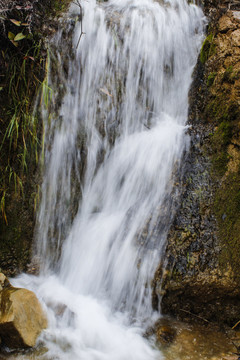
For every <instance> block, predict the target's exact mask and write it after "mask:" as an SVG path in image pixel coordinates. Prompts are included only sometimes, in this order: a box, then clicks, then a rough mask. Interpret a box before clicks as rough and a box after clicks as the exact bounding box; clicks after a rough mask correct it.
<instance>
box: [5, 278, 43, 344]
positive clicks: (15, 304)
mask: <svg viewBox="0 0 240 360" xmlns="http://www.w3.org/2000/svg"><path fill="white" fill-rule="evenodd" d="M0 285H1V287H2V290H1V292H0V337H1V339H2V341H3V343H4V344H5V345H6V346H8V347H10V348H19V347H21V348H26V347H32V346H34V345H35V343H36V340H37V338H38V336H39V335H40V333H41V331H42V330H43V329H45V328H46V327H47V318H46V315H45V314H44V312H43V310H42V307H41V305H40V303H39V301H38V299H37V297H36V295H35V294H34V293H33V292H32V291H29V290H27V289H20V288H15V287H13V286H11V284H10V283H9V282H8V280H7V279H6V278H5V277H4V275H3V274H0Z"/></svg>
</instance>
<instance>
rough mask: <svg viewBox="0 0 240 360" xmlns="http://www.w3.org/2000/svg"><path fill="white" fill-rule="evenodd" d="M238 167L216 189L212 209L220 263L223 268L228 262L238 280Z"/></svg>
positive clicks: (239, 229)
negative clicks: (219, 250) (216, 228)
mask: <svg viewBox="0 0 240 360" xmlns="http://www.w3.org/2000/svg"><path fill="white" fill-rule="evenodd" d="M239 184H240V167H239V170H238V172H237V173H233V172H231V173H230V174H229V175H228V176H227V179H226V181H225V183H224V184H223V185H222V186H221V187H220V188H219V189H218V190H217V193H216V198H215V203H214V210H215V214H216V217H217V220H218V225H219V235H220V240H221V243H222V245H223V246H222V252H221V255H220V263H221V266H222V268H223V269H224V270H226V269H227V266H228V264H231V267H232V269H233V271H234V276H235V278H236V280H238V281H240V273H239V254H240V241H239V233H240V190H239Z"/></svg>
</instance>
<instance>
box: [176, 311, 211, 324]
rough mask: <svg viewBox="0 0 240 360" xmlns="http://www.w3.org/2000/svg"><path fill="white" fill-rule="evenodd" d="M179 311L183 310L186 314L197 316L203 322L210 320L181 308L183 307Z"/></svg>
mask: <svg viewBox="0 0 240 360" xmlns="http://www.w3.org/2000/svg"><path fill="white" fill-rule="evenodd" d="M180 311H183V312H185V313H187V314H190V315H192V316H195V317H196V318H198V319H201V320H203V321H205V322H207V323H210V321H208V320H207V319H204V318H203V317H201V316H198V315H195V314H193V313H191V312H190V311H187V310H183V309H180Z"/></svg>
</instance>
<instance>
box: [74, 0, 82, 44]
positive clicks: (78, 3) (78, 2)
mask: <svg viewBox="0 0 240 360" xmlns="http://www.w3.org/2000/svg"><path fill="white" fill-rule="evenodd" d="M76 1H77V3H74V4H75V5H77V6H79V9H80V26H81V33H80V36H79V39H78V42H77V46H76V49H77V48H78V45H79V43H80V40H81V37H82V36H83V35H84V34H85V32H83V23H82V19H83V9H82V5H81V4H80V1H79V0H76Z"/></svg>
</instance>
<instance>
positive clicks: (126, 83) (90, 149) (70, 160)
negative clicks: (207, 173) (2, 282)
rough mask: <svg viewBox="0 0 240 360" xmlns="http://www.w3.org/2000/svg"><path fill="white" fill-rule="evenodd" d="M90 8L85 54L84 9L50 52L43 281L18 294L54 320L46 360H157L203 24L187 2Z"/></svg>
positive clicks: (41, 219)
mask: <svg viewBox="0 0 240 360" xmlns="http://www.w3.org/2000/svg"><path fill="white" fill-rule="evenodd" d="M81 4H82V10H83V20H82V30H83V31H84V33H85V34H83V35H82V37H81V40H80V43H79V45H78V46H77V44H78V40H79V37H80V33H81V24H80V22H79V21H78V20H77V14H79V11H80V8H79V7H78V6H77V4H75V5H74V4H73V5H72V7H71V9H70V14H69V16H70V17H71V19H72V20H71V21H70V25H71V27H70V30H69V31H65V32H64V31H63V30H62V31H60V32H59V33H58V34H56V36H55V37H54V40H53V42H52V44H50V52H51V49H54V50H52V56H50V60H49V61H50V65H49V68H50V71H49V86H50V87H51V88H52V94H51V99H50V98H49V99H48V95H46V93H47V89H48V87H47V86H45V89H44V91H45V96H44V98H47V99H46V101H45V106H44V105H43V106H42V114H43V117H44V121H45V122H44V127H45V147H44V149H45V155H44V156H45V174H44V179H43V185H42V200H41V204H40V209H39V215H38V220H37V229H36V244H37V245H36V255H37V256H38V258H39V259H40V261H41V272H40V275H39V276H38V277H33V276H27V275H23V276H22V277H20V278H19V279H18V280H17V281H16V284H17V285H18V286H21V285H22V286H24V287H28V288H30V289H33V290H35V292H36V293H37V295H38V296H39V298H40V299H41V300H42V302H43V304H44V306H45V309H46V311H47V314H48V318H49V328H48V329H47V330H46V331H44V332H43V334H42V336H41V341H42V342H43V344H44V346H45V347H46V348H47V349H48V351H47V353H46V354H45V355H44V358H46V359H71V360H74V359H86V360H91V359H99V360H103V359H109V360H110V359H111V360H117V359H119V360H124V359H126V360H130V359H135V360H138V359H139V360H140V359H144V360H147V359H160V358H161V357H162V355H161V354H160V353H159V352H158V351H157V350H156V349H154V346H153V344H152V343H151V342H150V341H149V340H148V341H147V340H146V339H144V338H143V337H142V334H143V332H144V331H145V329H146V328H147V326H148V325H152V324H153V322H154V321H155V319H156V318H157V316H159V314H155V313H154V312H153V310H152V305H151V303H152V300H151V293H152V288H151V281H152V279H153V276H154V272H155V270H156V268H157V266H158V264H159V263H160V260H161V257H162V254H163V253H164V245H165V239H166V235H167V230H168V229H169V226H170V224H171V219H172V215H173V213H174V201H175V200H173V199H176V196H177V194H176V192H174V191H173V182H174V173H176V172H177V171H178V169H179V165H180V160H181V157H182V155H183V152H184V151H185V150H187V147H188V141H189V140H188V136H187V135H186V125H185V124H186V120H187V112H188V90H189V87H190V83H191V74H192V71H193V67H194V65H195V63H196V59H197V55H198V52H199V48H200V45H201V41H202V36H203V28H204V18H203V14H202V11H201V9H200V8H199V7H197V6H196V5H194V4H188V3H187V2H186V1H185V0H170V1H159V2H158V1H153V0H110V1H108V2H104V3H96V2H95V1H94V0H88V1H82V2H81ZM70 25H69V26H70ZM66 34H67V35H66ZM69 49H71V50H69ZM54 64H55V68H54ZM56 64H58V65H57V68H56ZM48 101H49V103H48V104H47V102H48ZM42 102H43V101H42ZM59 103H60V104H59ZM47 105H48V106H47Z"/></svg>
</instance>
